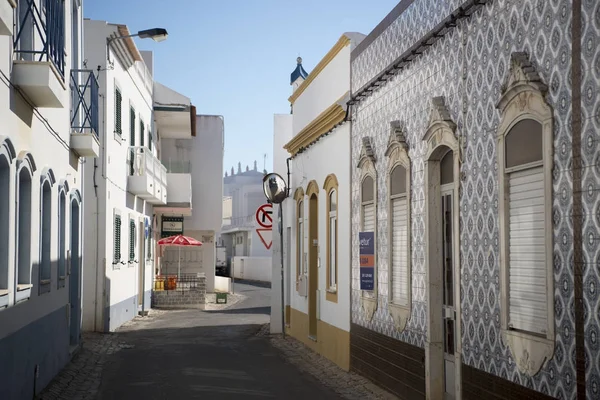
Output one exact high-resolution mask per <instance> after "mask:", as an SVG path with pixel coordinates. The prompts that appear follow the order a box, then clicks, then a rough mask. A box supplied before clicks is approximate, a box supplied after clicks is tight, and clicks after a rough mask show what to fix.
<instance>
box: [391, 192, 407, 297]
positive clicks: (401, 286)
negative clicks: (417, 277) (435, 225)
mask: <svg viewBox="0 0 600 400" xmlns="http://www.w3.org/2000/svg"><path fill="white" fill-rule="evenodd" d="M407 212H408V208H407V201H406V197H400V198H395V199H392V240H391V245H392V300H393V302H394V304H399V305H408V229H407V228H408V227H407V223H408V218H407Z"/></svg>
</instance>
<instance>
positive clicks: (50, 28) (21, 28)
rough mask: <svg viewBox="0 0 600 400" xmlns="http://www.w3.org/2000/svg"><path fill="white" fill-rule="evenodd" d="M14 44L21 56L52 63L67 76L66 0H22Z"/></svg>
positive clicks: (18, 54)
mask: <svg viewBox="0 0 600 400" xmlns="http://www.w3.org/2000/svg"><path fill="white" fill-rule="evenodd" d="M38 3H39V4H38ZM13 44H14V49H15V53H16V54H17V56H18V58H19V59H22V60H27V61H39V62H41V61H48V62H52V64H54V67H55V68H56V70H57V71H58V73H59V74H60V75H61V77H62V78H63V79H64V77H65V2H64V0H21V1H19V7H18V8H17V31H16V34H15V37H14V43H13Z"/></svg>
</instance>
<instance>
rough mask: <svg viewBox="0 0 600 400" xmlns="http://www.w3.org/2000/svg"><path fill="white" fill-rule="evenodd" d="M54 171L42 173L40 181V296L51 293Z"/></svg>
mask: <svg viewBox="0 0 600 400" xmlns="http://www.w3.org/2000/svg"><path fill="white" fill-rule="evenodd" d="M53 184H54V174H53V172H52V170H45V171H44V172H42V176H41V179H40V185H41V188H40V192H41V197H40V264H39V269H40V294H42V293H47V292H49V291H50V283H51V282H52V275H51V274H52V262H51V257H52V248H51V245H52V186H53Z"/></svg>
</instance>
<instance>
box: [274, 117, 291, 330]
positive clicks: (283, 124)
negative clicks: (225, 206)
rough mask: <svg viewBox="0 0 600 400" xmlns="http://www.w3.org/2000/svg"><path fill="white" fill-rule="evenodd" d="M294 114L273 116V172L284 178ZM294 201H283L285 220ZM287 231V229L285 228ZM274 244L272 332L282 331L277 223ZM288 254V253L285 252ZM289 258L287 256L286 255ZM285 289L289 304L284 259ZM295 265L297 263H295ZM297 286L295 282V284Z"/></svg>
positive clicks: (279, 247)
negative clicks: (287, 145)
mask: <svg viewBox="0 0 600 400" xmlns="http://www.w3.org/2000/svg"><path fill="white" fill-rule="evenodd" d="M292 122H293V116H292V115H291V114H276V115H275V116H274V118H273V172H276V173H278V174H279V175H281V176H282V177H284V179H287V166H286V159H287V157H288V156H289V155H288V153H287V152H286V151H285V150H284V149H283V146H284V145H285V144H286V143H287V142H289V141H290V140H291V139H292V136H293V129H292ZM291 203H293V200H289V199H286V200H285V201H284V202H283V210H284V216H283V222H284V224H285V223H286V221H288V220H289V218H291V215H290V213H289V212H288V211H287V209H288V208H289V204H291ZM292 209H293V208H292ZM276 215H277V211H276V210H274V213H273V217H274V218H273V220H274V221H276V220H277V217H276ZM284 232H285V230H284ZM272 237H273V246H272V247H271V251H272V263H271V271H272V272H271V278H272V279H271V293H272V295H271V333H281V324H282V321H281V307H282V305H281V251H282V249H281V246H280V236H279V232H278V230H277V225H276V224H275V225H274V229H273V230H272ZM284 256H286V254H284ZM284 258H287V257H284ZM284 264H285V265H284V275H285V276H284V286H285V287H284V289H285V293H286V300H285V304H286V305H289V304H290V302H289V300H288V299H289V297H290V296H289V293H290V292H289V288H290V286H289V283H290V274H289V271H290V268H291V266H290V263H287V262H286V261H285V260H284ZM294 265H295V263H294ZM293 287H295V283H294V286H293Z"/></svg>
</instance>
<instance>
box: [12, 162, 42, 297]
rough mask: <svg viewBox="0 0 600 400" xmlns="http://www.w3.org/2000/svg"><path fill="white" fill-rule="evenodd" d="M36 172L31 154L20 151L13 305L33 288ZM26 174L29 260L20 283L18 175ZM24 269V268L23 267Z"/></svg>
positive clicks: (18, 199)
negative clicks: (28, 188) (32, 245)
mask: <svg viewBox="0 0 600 400" xmlns="http://www.w3.org/2000/svg"><path fill="white" fill-rule="evenodd" d="M36 171H37V166H36V164H35V160H34V158H33V156H32V155H31V153H29V152H27V151H22V152H21V153H19V156H18V157H17V169H16V185H15V187H16V190H15V199H16V203H17V207H16V209H15V220H16V221H15V222H16V223H15V282H16V290H15V303H18V302H20V301H25V300H27V299H29V298H30V297H31V289H32V287H33V283H32V282H33V281H32V277H31V271H32V265H33V264H32V258H31V243H32V237H33V176H34V174H35V172H36ZM23 172H26V173H27V174H28V175H29V185H30V192H29V201H30V204H29V227H28V228H29V232H27V233H28V235H29V237H28V238H27V239H26V240H25V242H27V246H28V249H29V252H28V253H29V254H28V255H27V256H28V257H29V260H28V262H27V264H29V265H28V266H27V267H28V268H27V270H28V271H26V273H27V279H26V281H27V282H24V281H22V282H19V281H21V279H20V277H19V274H20V272H21V271H20V268H19V263H20V260H19V258H20V252H21V249H20V241H21V240H20V235H21V232H20V230H19V225H20V220H19V211H20V203H21V195H20V191H21V179H20V175H21V173H23ZM24 267H25V266H24Z"/></svg>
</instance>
